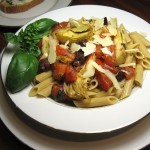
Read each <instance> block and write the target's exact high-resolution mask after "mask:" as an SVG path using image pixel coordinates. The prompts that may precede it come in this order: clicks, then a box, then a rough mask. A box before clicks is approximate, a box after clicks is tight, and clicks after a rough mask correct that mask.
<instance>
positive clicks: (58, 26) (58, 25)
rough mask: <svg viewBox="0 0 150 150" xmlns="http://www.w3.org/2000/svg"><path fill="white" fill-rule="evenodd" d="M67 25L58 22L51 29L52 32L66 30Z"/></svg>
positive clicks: (66, 23)
mask: <svg viewBox="0 0 150 150" xmlns="http://www.w3.org/2000/svg"><path fill="white" fill-rule="evenodd" d="M67 25H68V22H65V21H64V22H60V23H58V24H57V25H56V26H55V27H54V28H53V29H52V32H54V31H56V30H58V29H62V28H66V27H67Z"/></svg>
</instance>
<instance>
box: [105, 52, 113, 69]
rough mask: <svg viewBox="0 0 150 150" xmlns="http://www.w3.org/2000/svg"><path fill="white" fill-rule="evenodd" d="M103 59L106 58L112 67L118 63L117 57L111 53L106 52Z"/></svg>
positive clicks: (106, 61)
mask: <svg viewBox="0 0 150 150" xmlns="http://www.w3.org/2000/svg"><path fill="white" fill-rule="evenodd" d="M103 59H104V61H105V63H106V64H107V65H109V66H111V67H114V66H115V64H116V61H115V59H114V58H113V57H112V56H110V55H107V54H105V55H104V56H103Z"/></svg>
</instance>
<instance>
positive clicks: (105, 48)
mask: <svg viewBox="0 0 150 150" xmlns="http://www.w3.org/2000/svg"><path fill="white" fill-rule="evenodd" d="M101 50H102V52H103V54H107V55H110V56H112V53H111V51H110V50H109V49H108V48H107V47H103V48H101Z"/></svg>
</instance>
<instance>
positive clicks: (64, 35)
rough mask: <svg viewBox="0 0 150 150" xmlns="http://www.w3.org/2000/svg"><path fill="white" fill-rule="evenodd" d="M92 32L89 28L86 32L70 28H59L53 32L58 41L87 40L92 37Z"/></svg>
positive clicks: (73, 41)
mask: <svg viewBox="0 0 150 150" xmlns="http://www.w3.org/2000/svg"><path fill="white" fill-rule="evenodd" d="M92 35H93V33H92V31H91V30H88V31H86V32H73V31H72V30H71V28H65V29H59V30H57V32H56V33H55V37H56V38H57V40H58V41H59V42H60V43H63V44H64V43H66V42H67V41H69V43H75V42H76V43H78V42H84V41H88V39H90V38H91V37H92Z"/></svg>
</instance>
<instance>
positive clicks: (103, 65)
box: [96, 59, 119, 74]
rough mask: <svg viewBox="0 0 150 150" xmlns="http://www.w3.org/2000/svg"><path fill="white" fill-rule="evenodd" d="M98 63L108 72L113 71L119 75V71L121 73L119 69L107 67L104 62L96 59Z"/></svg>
mask: <svg viewBox="0 0 150 150" xmlns="http://www.w3.org/2000/svg"><path fill="white" fill-rule="evenodd" d="M96 63H97V64H99V65H100V66H101V67H102V68H104V69H107V70H109V71H111V72H112V73H114V74H116V73H118V71H119V69H118V68H117V67H111V66H109V65H107V64H106V63H105V62H104V61H102V60H100V59H96Z"/></svg>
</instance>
